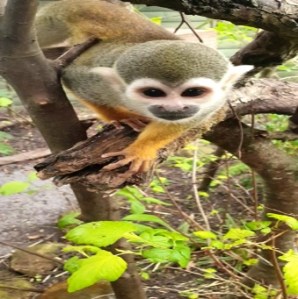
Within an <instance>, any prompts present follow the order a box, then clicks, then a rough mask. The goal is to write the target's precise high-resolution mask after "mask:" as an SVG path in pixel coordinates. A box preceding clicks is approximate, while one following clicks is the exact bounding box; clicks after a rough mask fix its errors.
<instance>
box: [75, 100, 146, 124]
mask: <svg viewBox="0 0 298 299" xmlns="http://www.w3.org/2000/svg"><path fill="white" fill-rule="evenodd" d="M80 102H81V103H82V104H84V105H85V106H86V107H88V108H90V109H91V110H93V111H94V112H95V113H96V114H97V115H98V116H99V118H100V119H101V120H103V121H106V122H110V121H121V120H126V119H142V118H143V117H142V116H140V115H138V114H136V113H133V112H131V111H129V110H127V109H125V108H123V107H109V106H105V105H99V104H98V103H94V102H91V101H88V100H83V99H80Z"/></svg>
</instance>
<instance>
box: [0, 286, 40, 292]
mask: <svg viewBox="0 0 298 299" xmlns="http://www.w3.org/2000/svg"><path fill="white" fill-rule="evenodd" d="M0 289H8V290H15V291H22V292H34V293H44V291H43V290H39V289H35V288H18V287H12V286H6V285H3V284H0Z"/></svg>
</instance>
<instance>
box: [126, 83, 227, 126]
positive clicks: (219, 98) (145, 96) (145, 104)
mask: <svg viewBox="0 0 298 299" xmlns="http://www.w3.org/2000/svg"><path fill="white" fill-rule="evenodd" d="M125 95H126V97H125V98H126V99H125V101H126V105H127V106H128V107H130V108H131V109H133V110H134V111H136V112H138V113H139V114H142V115H145V116H147V117H149V118H152V119H155V120H158V121H161V122H175V123H177V122H178V123H186V122H192V121H196V122H199V121H201V120H202V119H203V118H205V117H206V116H208V115H209V114H211V113H213V112H215V111H216V110H217V109H219V108H220V107H222V105H223V104H224V102H225V99H224V91H223V90H222V88H221V85H220V84H219V83H218V82H215V81H213V80H212V79H209V78H192V79H190V80H187V81H186V82H183V83H180V84H166V83H162V82H160V81H158V80H155V79H149V78H143V79H137V80H135V81H133V82H132V83H131V84H129V85H128V86H127V88H126V92H125Z"/></svg>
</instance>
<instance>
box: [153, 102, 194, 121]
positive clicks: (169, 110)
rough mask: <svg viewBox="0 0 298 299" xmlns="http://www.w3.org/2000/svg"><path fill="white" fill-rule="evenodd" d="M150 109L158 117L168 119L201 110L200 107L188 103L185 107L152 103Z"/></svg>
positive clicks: (186, 116)
mask: <svg viewBox="0 0 298 299" xmlns="http://www.w3.org/2000/svg"><path fill="white" fill-rule="evenodd" d="M148 109H149V111H150V112H151V113H152V114H153V115H154V116H156V117H158V118H162V119H166V120H179V119H183V118H188V117H191V116H193V115H194V114H196V113H197V112H198V111H199V107H198V106H195V105H188V106H183V107H179V108H177V107H173V106H161V105H152V106H150V107H149V108H148Z"/></svg>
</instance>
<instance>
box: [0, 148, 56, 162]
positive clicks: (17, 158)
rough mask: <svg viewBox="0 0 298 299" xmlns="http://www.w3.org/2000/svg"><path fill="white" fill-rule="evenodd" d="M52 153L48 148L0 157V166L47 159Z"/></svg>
mask: <svg viewBox="0 0 298 299" xmlns="http://www.w3.org/2000/svg"><path fill="white" fill-rule="evenodd" d="M50 153H51V152H50V150H49V149H47V148H39V149H36V150H32V151H29V152H25V153H20V154H17V155H13V156H8V157H0V166H1V165H8V164H12V163H17V162H23V161H28V160H34V159H38V158H42V157H46V156H48V155H50Z"/></svg>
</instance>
